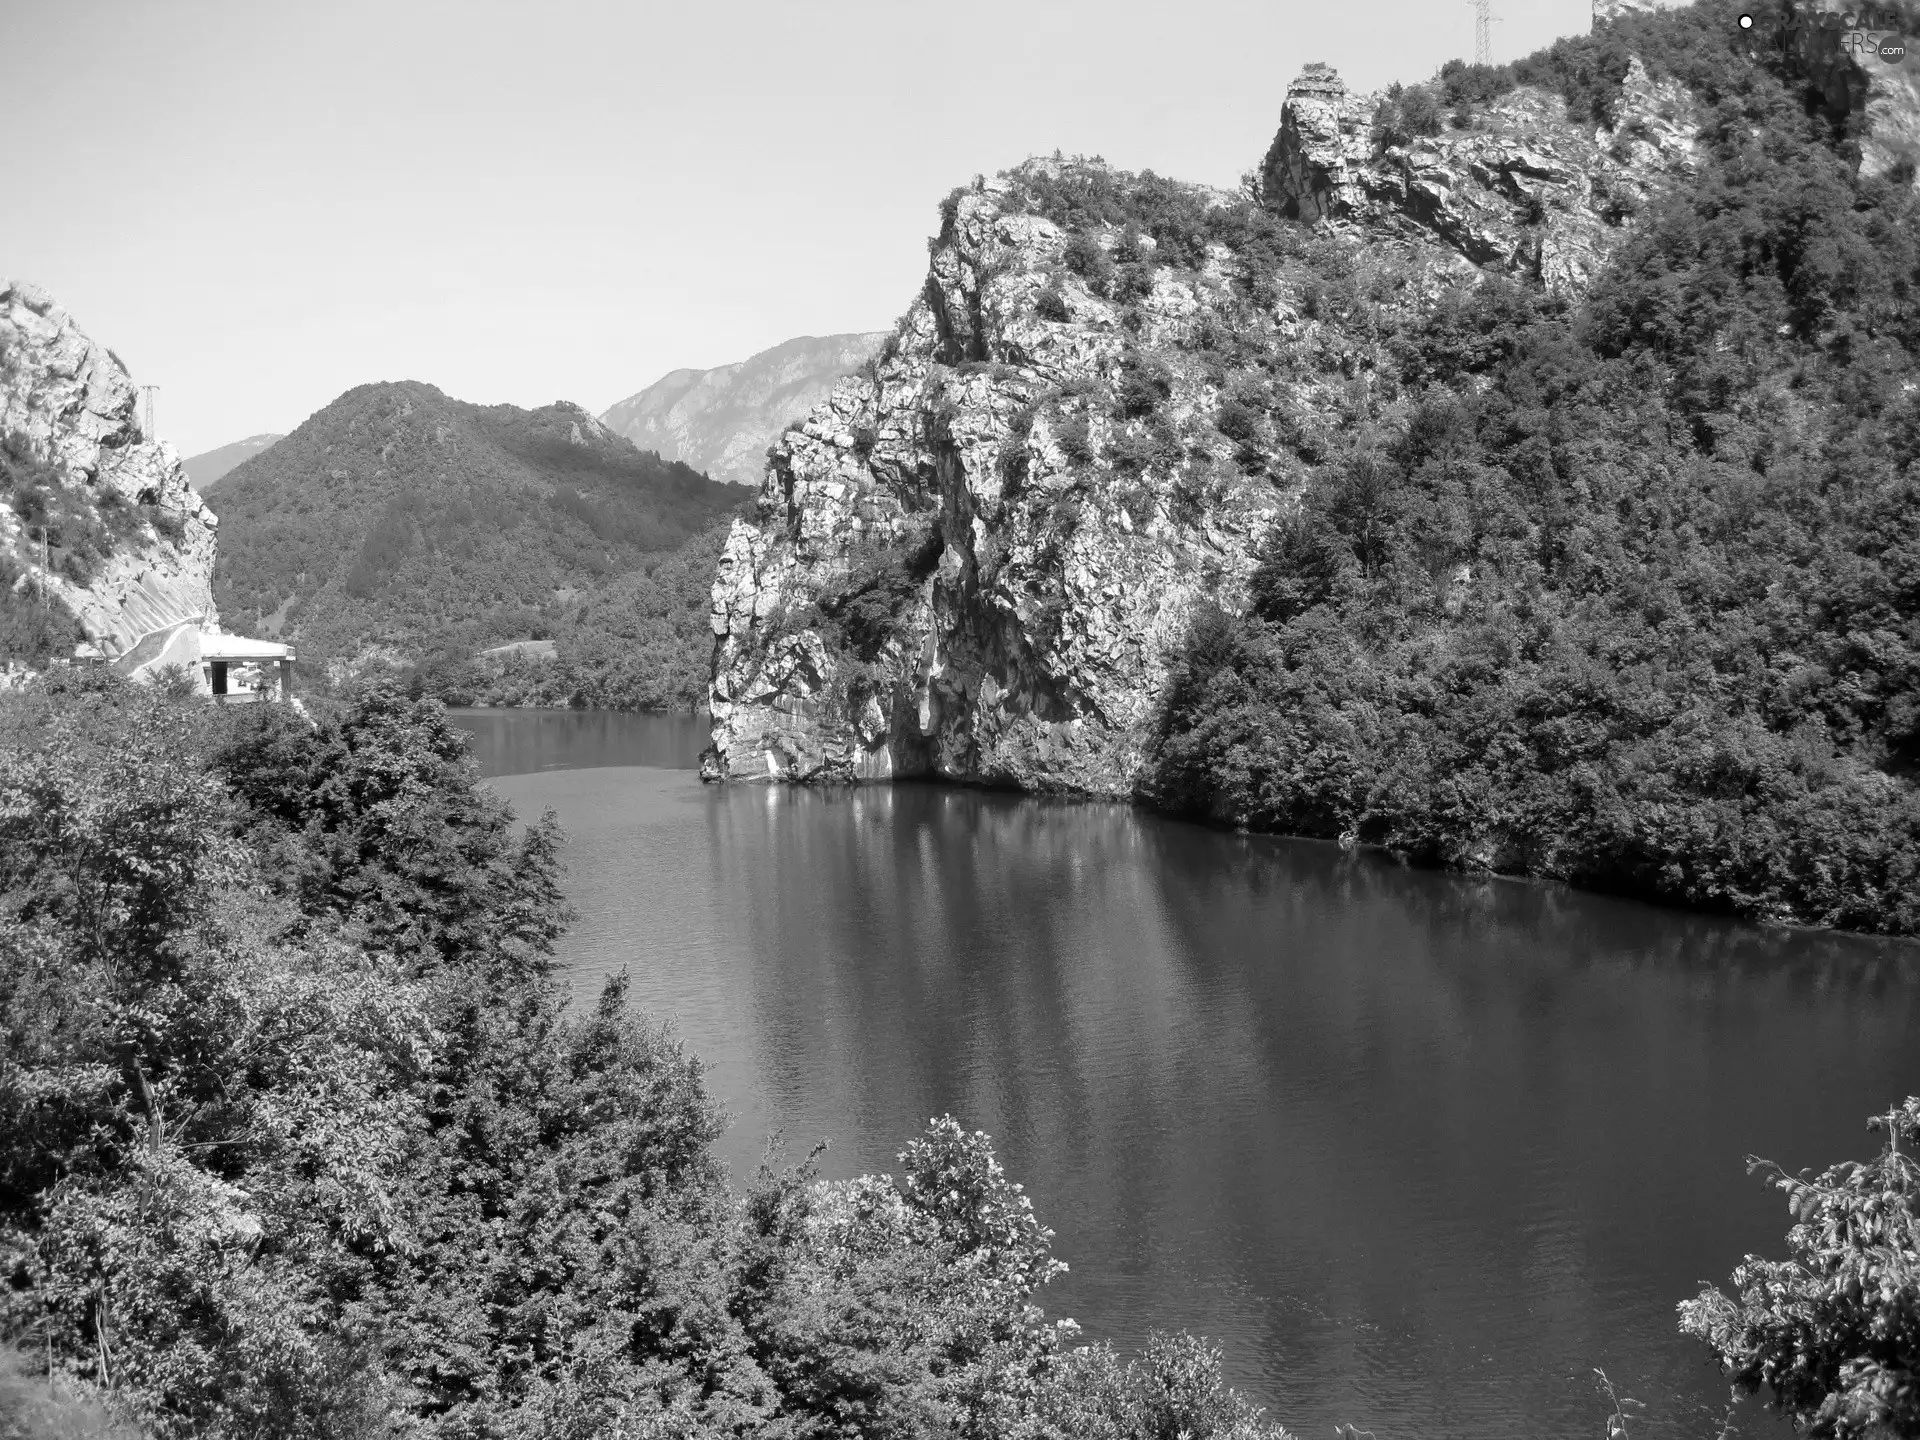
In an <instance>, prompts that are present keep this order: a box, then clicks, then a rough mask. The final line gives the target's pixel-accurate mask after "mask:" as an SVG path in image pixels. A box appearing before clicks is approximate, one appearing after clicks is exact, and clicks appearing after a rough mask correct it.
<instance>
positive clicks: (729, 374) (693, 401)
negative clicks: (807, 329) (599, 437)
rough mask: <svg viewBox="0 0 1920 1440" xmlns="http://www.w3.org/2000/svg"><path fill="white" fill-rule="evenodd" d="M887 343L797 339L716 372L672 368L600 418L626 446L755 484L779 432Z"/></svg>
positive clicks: (876, 336)
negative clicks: (653, 452)
mask: <svg viewBox="0 0 1920 1440" xmlns="http://www.w3.org/2000/svg"><path fill="white" fill-rule="evenodd" d="M886 338H887V332H886V331H884V330H880V331H875V332H874V333H872V334H870V335H825V336H813V335H802V336H801V337H799V338H798V339H797V340H788V341H786V342H784V343H782V344H779V345H776V346H774V347H773V348H772V349H771V350H762V351H761V352H760V353H759V354H758V355H755V356H753V357H752V358H751V359H747V360H738V361H735V362H734V363H733V364H731V365H722V366H720V367H719V368H718V369H716V370H675V371H674V372H672V373H671V374H669V375H666V376H663V377H662V378H661V379H659V380H657V381H655V382H654V383H653V384H651V385H649V386H648V387H647V388H646V389H644V390H642V391H641V392H640V393H639V394H638V395H630V396H628V397H627V398H626V399H625V400H622V401H621V402H620V403H619V404H618V405H615V406H614V407H613V408H612V409H611V410H609V411H607V413H606V414H604V415H602V416H601V417H600V419H601V420H602V421H603V422H604V423H605V424H607V425H609V426H611V427H612V428H613V429H615V430H617V431H618V432H619V433H620V434H622V435H624V436H626V437H627V438H628V439H629V440H631V441H633V443H634V444H636V445H639V446H641V447H643V448H644V449H648V450H658V451H659V452H660V453H661V454H662V455H663V456H665V457H666V458H667V459H669V460H681V461H684V462H686V463H687V464H688V465H691V466H692V467H693V468H694V469H696V470H703V471H705V472H706V473H707V474H708V475H709V476H711V477H712V478H713V479H715V480H725V481H727V482H729V483H730V484H734V485H758V484H759V483H760V474H761V471H762V470H764V469H765V468H766V455H767V447H768V446H769V445H771V444H772V443H773V442H774V441H775V440H776V439H777V438H779V435H780V432H781V431H782V430H784V429H785V428H786V427H787V426H788V425H790V424H791V423H792V422H794V421H795V420H799V419H802V418H804V417H805V415H806V413H807V412H808V411H809V410H811V409H812V408H813V407H814V406H815V405H818V404H819V403H820V402H821V401H822V400H824V399H826V398H827V396H828V395H829V394H831V393H832V391H833V385H834V382H835V381H836V380H838V379H840V377H841V376H843V375H850V374H852V373H853V372H854V371H855V370H857V369H859V368H860V366H861V365H862V364H864V363H865V362H866V361H867V360H868V359H869V358H870V357H871V356H872V355H873V354H874V353H875V352H876V351H877V350H879V348H880V346H881V343H882V342H883V341H885V340H886Z"/></svg>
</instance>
